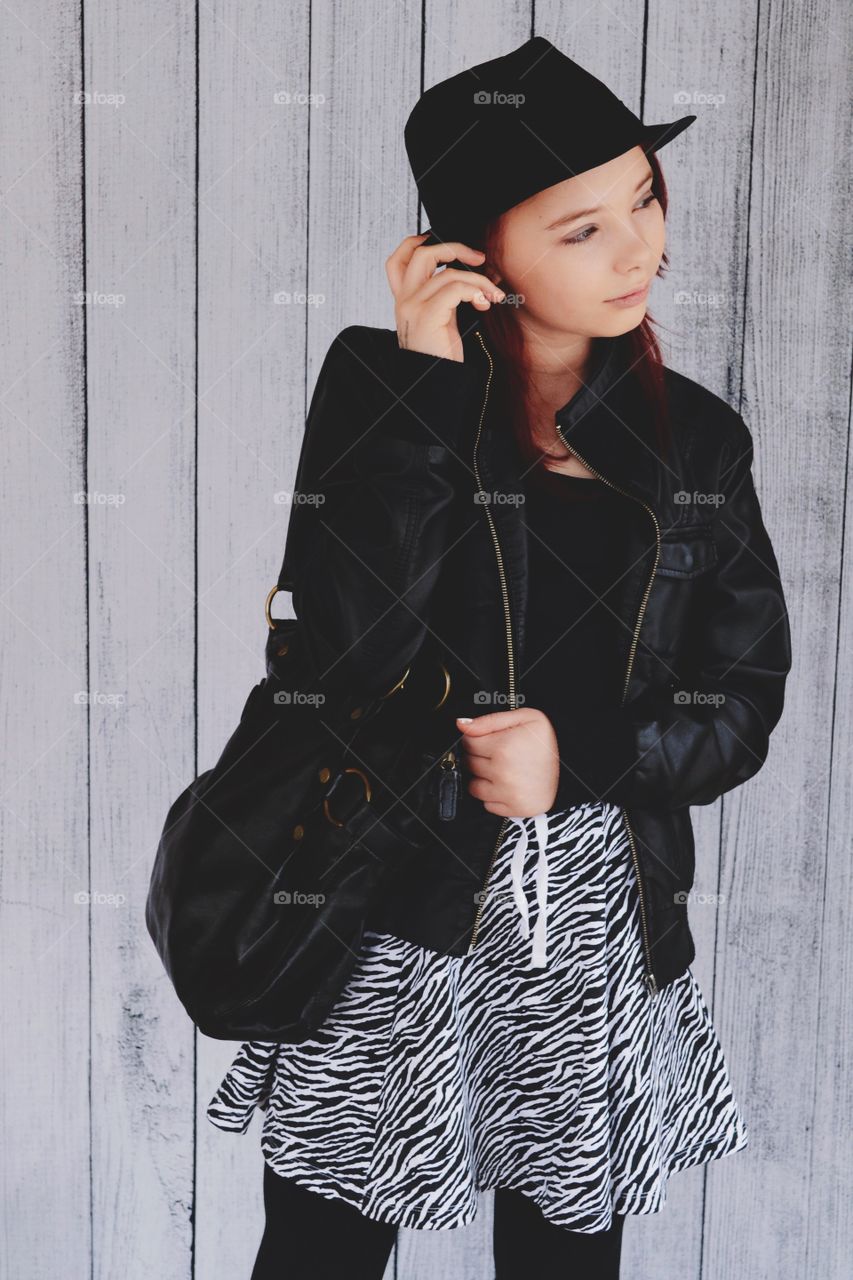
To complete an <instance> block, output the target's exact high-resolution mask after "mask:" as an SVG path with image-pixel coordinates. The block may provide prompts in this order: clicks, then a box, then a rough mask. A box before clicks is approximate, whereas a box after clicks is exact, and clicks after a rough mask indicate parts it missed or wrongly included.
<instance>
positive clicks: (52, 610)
mask: <svg viewBox="0 0 853 1280" xmlns="http://www.w3.org/2000/svg"><path fill="white" fill-rule="evenodd" d="M2 29H3V33H4V39H3V40H2V42H0V93H2V100H3V109H2V118H3V145H2V147H0V190H2V193H3V194H2V208H0V236H2V251H0V281H2V297H3V305H2V310H0V348H2V356H1V357H0V364H2V376H0V386H2V404H0V431H2V437H1V438H2V446H1V447H2V463H0V493H2V511H3V547H2V581H0V601H2V606H3V607H2V609H0V653H2V660H3V680H2V688H3V718H2V741H3V767H2V781H0V792H1V793H2V799H3V803H2V809H0V846H1V847H2V893H0V937H2V939H3V964H2V969H0V974H1V975H2V976H0V992H2V1018H3V1021H2V1035H0V1078H2V1086H1V1087H2V1094H3V1118H2V1138H0V1146H2V1151H3V1157H2V1160H0V1167H2V1175H0V1178H2V1202H3V1213H2V1224H3V1225H2V1241H0V1271H2V1272H3V1273H4V1274H6V1275H9V1276H13V1275H15V1276H24V1275H26V1276H27V1277H28V1280H52V1278H53V1277H56V1276H59V1275H62V1276H66V1277H68V1280H83V1277H84V1276H85V1277H88V1275H89V1257H90V1253H91V1246H92V1224H91V1219H90V1214H89V1119H90V1105H89V1104H90V1091H89V1081H88V1069H89V1007H90V1004H89V985H88V984H89V923H90V913H89V907H88V905H87V902H86V900H85V895H86V894H88V892H89V890H90V888H92V887H95V888H103V887H104V885H103V883H102V882H101V880H100V878H98V877H96V878H95V879H94V885H93V878H92V877H91V876H90V871H89V865H88V850H87V826H88V821H89V805H90V790H89V773H88V763H87V754H88V750H89V743H90V734H93V733H94V732H96V726H97V724H98V722H99V720H100V718H101V716H102V715H103V714H104V712H102V711H100V710H98V708H97V707H92V708H91V710H90V707H89V699H88V696H87V691H88V689H89V687H90V677H89V672H88V671H87V667H86V625H87V600H86V590H87V566H86V541H85V539H86V519H87V508H86V505H85V503H84V502H83V501H81V500H80V496H81V495H82V494H83V491H84V490H85V489H86V486H87V474H86V405H85V395H84V384H83V373H84V343H85V336H84V330H85V324H86V316H87V312H86V309H85V307H84V306H83V305H81V301H82V300H81V298H80V290H81V289H82V288H83V287H84V277H83V263H82V254H81V241H80V228H81V222H82V181H81V173H82V155H81V150H80V138H81V127H82V119H83V117H82V111H81V109H80V107H79V106H77V105H76V104H75V102H74V96H73V95H74V93H75V91H76V90H77V89H78V88H79V86H80V59H79V46H80V30H79V10H78V9H76V8H75V9H70V8H68V7H66V8H61V7H60V6H53V7H52V9H50V10H45V12H44V13H43V14H42V15H41V20H40V22H39V30H38V36H37V37H36V36H35V35H34V34H33V33H31V32H29V31H28V30H27V27H26V25H25V23H24V22H22V21H20V20H19V19H18V18H17V17H16V15H15V14H14V13H13V12H11V11H7V12H6V13H5V15H4V17H3V21H2ZM91 685H92V687H97V685H96V682H95V681H94V680H92V681H91ZM78 895H84V898H83V900H81V899H80V897H79V896H78ZM92 914H93V916H94V915H95V914H96V913H95V912H93V913H92ZM96 1230H97V1227H96ZM71 1242H73V1247H71Z"/></svg>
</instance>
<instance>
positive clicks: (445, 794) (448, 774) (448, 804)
mask: <svg viewBox="0 0 853 1280" xmlns="http://www.w3.org/2000/svg"><path fill="white" fill-rule="evenodd" d="M439 767H440V770H441V773H440V776H439V780H438V816H439V818H441V819H442V821H444V822H450V821H451V820H452V819H453V818H455V817H456V802H457V800H458V799H459V766H458V765H457V763H456V755H455V753H454V752H453V751H446V752H445V754H444V755H443V756H442V757H441V761H440V764H439Z"/></svg>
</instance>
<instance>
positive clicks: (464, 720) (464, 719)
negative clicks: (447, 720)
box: [456, 716, 474, 724]
mask: <svg viewBox="0 0 853 1280" xmlns="http://www.w3.org/2000/svg"><path fill="white" fill-rule="evenodd" d="M456 723H457V724H473V723H474V717H473V716H457V717H456Z"/></svg>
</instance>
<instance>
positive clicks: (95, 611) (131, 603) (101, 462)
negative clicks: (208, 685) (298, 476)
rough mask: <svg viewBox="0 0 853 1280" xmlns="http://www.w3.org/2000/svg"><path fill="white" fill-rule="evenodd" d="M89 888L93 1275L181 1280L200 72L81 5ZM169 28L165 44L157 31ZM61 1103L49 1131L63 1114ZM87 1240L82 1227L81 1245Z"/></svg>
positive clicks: (175, 46) (139, 32)
mask: <svg viewBox="0 0 853 1280" xmlns="http://www.w3.org/2000/svg"><path fill="white" fill-rule="evenodd" d="M84 30H85V46H84V48H85V53H86V61H85V80H86V86H87V88H91V89H95V88H96V89H97V90H98V91H100V92H102V93H104V94H119V95H123V96H124V99H125V100H124V101H123V102H119V103H118V104H117V105H116V106H115V107H110V106H107V105H97V104H94V103H93V105H92V106H91V107H89V108H88V109H87V112H86V116H85V128H86V150H85V161H86V170H85V192H86V224H85V234H86V244H85V247H86V279H87V286H88V287H89V288H90V289H97V290H101V291H103V292H104V293H105V294H110V293H117V294H121V295H123V299H124V300H123V302H122V304H121V305H118V306H116V307H108V306H97V307H92V308H91V309H90V310H89V312H88V317H87V318H88V327H87V366H86V389H87V397H88V408H89V447H88V466H89V482H90V484H91V486H92V487H93V488H96V489H98V490H101V491H103V492H105V493H107V494H112V493H116V494H118V495H120V498H121V502H120V503H118V504H116V505H115V506H112V505H106V506H96V507H93V508H92V509H91V510H90V512H89V527H88V542H89V546H88V553H89V582H90V588H89V601H88V604H89V633H88V642H89V655H90V664H91V672H92V684H93V687H95V688H97V689H102V690H106V691H108V692H109V693H112V692H113V691H115V692H116V693H118V694H120V695H121V696H122V698H123V701H122V702H121V704H120V705H119V706H118V708H116V709H112V708H110V707H106V708H98V709H93V711H92V736H91V748H90V751H91V784H92V805H91V813H92V820H91V864H92V881H93V886H94V887H96V888H98V889H101V890H106V891H115V892H117V893H122V894H124V895H125V899H126V901H125V902H124V904H123V905H122V906H121V907H120V908H115V909H111V908H108V907H99V908H98V909H97V910H95V909H94V908H93V910H92V914H91V928H92V942H91V972H90V975H89V983H90V988H89V990H90V996H91V1031H92V1061H91V1066H90V1071H91V1085H92V1101H93V1123H92V1172H91V1179H92V1185H91V1196H92V1206H93V1208H92V1212H93V1219H94V1237H95V1239H94V1247H93V1259H92V1275H93V1276H94V1277H96V1280H114V1278H115V1277H116V1276H130V1275H138V1276H142V1275H157V1276H161V1277H163V1278H164V1280H173V1278H174V1280H178V1278H179V1277H182V1276H184V1275H186V1274H187V1273H188V1271H189V1268H190V1265H191V1259H192V1248H193V1240H192V1224H191V1214H192V1210H193V1166H194V1150H193V1113H192V1106H193V1096H194V1062H193V1039H194V1033H193V1028H192V1026H191V1025H190V1024H189V1022H188V1020H187V1018H186V1017H185V1016H182V1013H181V1010H180V1008H179V1006H178V1004H177V1001H176V999H175V996H174V993H173V992H172V990H171V987H170V984H169V982H168V979H166V978H165V975H164V973H163V969H162V966H161V965H160V963H159V961H158V957H157V955H156V953H155V952H154V949H153V947H152V945H151V941H150V938H149V937H148V934H147V930H146V927H145V920H144V906H145V895H146V892H147V888H148V879H149V875H150V870H151V861H152V857H153V850H154V847H155V844H156V839H157V837H158V835H159V831H160V828H161V827H162V824H163V819H164V816H165V811H166V809H167V807H168V805H169V804H170V802H171V800H172V799H173V798H174V796H175V795H176V794H177V793H178V791H180V790H181V789H182V788H183V787H184V786H185V785H186V783H187V782H188V781H189V780H190V778H191V777H192V775H193V772H194V768H195V725H194V714H195V707H194V702H195V670H194V650H195V637H194V618H193V613H194V602H193V597H194V590H195V582H194V579H195V563H194V562H195V547H194V518H195V517H194V507H195V498H194V487H195V469H196V439H195V422H194V410H193V388H194V382H195V369H196V355H197V353H196V332H195V310H196V302H195V275H196V267H195V248H194V245H195V195H194V185H195V184H194V165H195V143H194V134H195V102H194V94H193V90H192V85H193V80H194V75H195V49H194V21H193V15H192V12H191V11H190V10H187V9H183V10H181V11H176V10H175V8H174V7H173V6H170V5H168V4H163V3H158V2H157V0H154V3H153V4H151V5H146V6H144V7H139V6H134V5H132V4H123V5H119V6H117V7H116V6H99V5H86V6H85V14H84ZM158 37H162V38H159V39H158ZM62 1115H63V1111H62V1109H60V1111H59V1113H58V1114H57V1116H56V1123H57V1124H58V1125H61V1124H62ZM67 1247H69V1248H73V1233H72V1234H71V1235H70V1236H69V1241H68V1246H67Z"/></svg>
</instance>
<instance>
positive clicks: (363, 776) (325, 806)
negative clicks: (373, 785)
mask: <svg viewBox="0 0 853 1280" xmlns="http://www.w3.org/2000/svg"><path fill="white" fill-rule="evenodd" d="M344 773H357V774H358V776H359V777H360V778H361V780H362V782H363V783H364V798H365V800H368V801H369V800H370V796H371V790H370V780H369V779H368V777H367V774H366V773H362V771H361V769H353V768H348V769H343V770H342V771H341V774H339V775H338V776H339V777H341V776H342V775H343V774H344ZM323 814H324V816H325V817H326V818H328V820H329V822H331V824H332V826H333V827H342V826H343V825H344V824H343V823H342V822H338V820H337V818H333V817H332V815H331V813H330V812H329V798H328V796H326V797H325V798H324V800H323Z"/></svg>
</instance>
